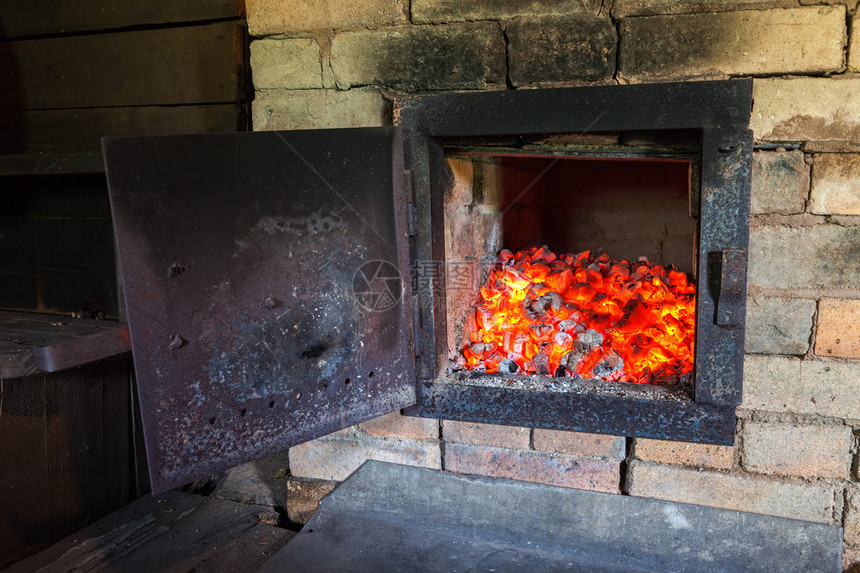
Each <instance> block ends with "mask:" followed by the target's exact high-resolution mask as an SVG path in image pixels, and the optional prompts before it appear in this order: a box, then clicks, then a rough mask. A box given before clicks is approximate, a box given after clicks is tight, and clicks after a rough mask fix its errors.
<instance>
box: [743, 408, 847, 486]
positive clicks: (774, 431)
mask: <svg viewBox="0 0 860 573" xmlns="http://www.w3.org/2000/svg"><path fill="white" fill-rule="evenodd" d="M743 440H744V457H743V464H744V467H745V468H747V469H748V470H750V471H754V472H758V473H766V474H778V475H795V476H802V477H833V478H847V477H848V472H849V471H850V469H851V453H850V450H851V447H852V445H853V441H854V438H853V435H852V433H851V428H849V427H847V426H823V425H817V424H816V425H795V424H773V423H762V422H752V421H747V422H746V423H744V428H743Z"/></svg>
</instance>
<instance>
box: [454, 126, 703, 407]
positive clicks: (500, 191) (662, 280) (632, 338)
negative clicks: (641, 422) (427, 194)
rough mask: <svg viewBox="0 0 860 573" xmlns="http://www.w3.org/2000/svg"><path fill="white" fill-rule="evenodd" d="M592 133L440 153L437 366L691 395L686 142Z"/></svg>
mask: <svg viewBox="0 0 860 573" xmlns="http://www.w3.org/2000/svg"><path fill="white" fill-rule="evenodd" d="M597 138H598V139H599V144H598V145H595V144H594V143H587V144H583V143H582V142H581V141H580V139H581V138H578V137H575V136H574V137H569V138H565V137H559V136H555V137H551V138H546V139H543V140H541V141H539V142H534V143H532V142H526V143H524V142H522V141H520V142H517V144H516V146H515V147H514V146H511V143H510V142H509V143H507V144H506V145H505V144H501V145H497V146H495V147H490V148H488V147H481V146H471V147H467V146H462V145H456V144H454V145H448V146H446V147H445V149H446V156H445V161H446V163H447V166H448V168H449V169H450V172H451V174H452V176H453V179H452V182H451V184H450V186H449V192H448V193H447V194H446V197H445V206H444V218H445V225H444V228H445V255H446V263H447V275H446V276H447V287H446V299H447V300H446V303H447V335H448V336H447V339H448V352H447V364H446V365H445V369H446V370H447V372H448V373H450V374H452V375H453V376H454V377H456V378H458V379H459V380H460V381H462V380H464V379H467V380H468V381H469V383H475V384H478V385H505V386H506V387H510V386H511V385H514V386H521V387H524V388H538V389H552V390H558V391H570V390H571V389H572V388H577V387H581V383H582V381H583V380H593V381H595V382H598V383H602V384H609V385H613V386H615V387H617V384H616V383H630V382H632V383H640V384H652V385H660V386H673V387H676V388H678V389H681V388H686V389H688V390H691V389H692V384H693V356H694V337H695V314H696V309H695V284H696V280H695V271H696V269H695V261H696V255H697V253H696V235H697V225H696V222H697V220H696V217H695V214H696V197H697V190H696V189H694V185H693V184H692V182H693V181H695V180H696V177H694V176H693V175H694V173H695V171H696V170H697V169H698V161H697V155H696V154H695V153H693V152H692V146H691V144H692V141H691V140H692V139H693V136H692V135H686V138H685V137H684V134H682V136H681V137H678V136H677V135H675V140H676V141H675V142H673V143H671V144H667V143H665V141H660V140H659V139H658V138H657V136H652V137H651V139H650V140H648V139H644V138H643V135H642V134H637V136H636V137H635V138H630V137H627V138H625V137H624V136H621V135H612V134H603V135H600V136H597ZM593 139H595V138H592V140H593ZM634 139H635V140H634ZM663 139H665V136H664V137H663Z"/></svg>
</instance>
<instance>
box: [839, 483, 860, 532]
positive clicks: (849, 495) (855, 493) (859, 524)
mask: <svg viewBox="0 0 860 573" xmlns="http://www.w3.org/2000/svg"><path fill="white" fill-rule="evenodd" d="M845 498H846V499H845V502H846V504H847V505H846V507H845V521H844V523H843V525H842V526H843V527H844V528H845V543H847V544H848V545H854V546H860V484H856V483H852V484H849V485H848V488H847V489H846V490H845Z"/></svg>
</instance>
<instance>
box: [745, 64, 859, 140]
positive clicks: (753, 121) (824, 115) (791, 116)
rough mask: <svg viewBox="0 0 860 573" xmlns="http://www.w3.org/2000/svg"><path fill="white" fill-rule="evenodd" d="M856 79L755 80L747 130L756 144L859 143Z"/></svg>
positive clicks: (857, 81) (845, 77)
mask: <svg viewBox="0 0 860 573" xmlns="http://www.w3.org/2000/svg"><path fill="white" fill-rule="evenodd" d="M858 93H860V78H858V77H856V76H850V75H849V76H841V77H840V76H837V77H833V78H792V79H782V78H778V79H756V80H754V81H753V100H754V102H753V113H752V116H751V117H750V129H752V130H753V132H754V135H755V138H756V139H757V140H758V141H834V142H839V141H842V142H860V98H858V97H857V94H858Z"/></svg>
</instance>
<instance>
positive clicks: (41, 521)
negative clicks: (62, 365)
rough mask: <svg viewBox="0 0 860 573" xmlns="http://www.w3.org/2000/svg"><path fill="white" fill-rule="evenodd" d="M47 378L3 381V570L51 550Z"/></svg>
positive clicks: (0, 405) (0, 478)
mask: <svg viewBox="0 0 860 573" xmlns="http://www.w3.org/2000/svg"><path fill="white" fill-rule="evenodd" d="M45 387H46V385H45V377H44V376H40V377H38V378H32V379H27V380H24V379H19V380H0V397H2V399H0V468H2V471H0V569H2V568H3V566H4V565H7V564H8V563H10V562H12V561H15V560H18V559H20V558H22V557H24V556H25V555H28V554H30V553H32V552H33V551H36V550H38V549H41V548H43V547H45V546H46V545H47V544H48V543H50V542H51V541H53V539H45V531H46V530H47V529H48V527H49V526H48V523H49V522H50V519H51V515H50V510H49V506H48V503H47V496H46V490H47V477H48V476H47V473H46V472H45V458H46V456H47V450H46V440H45V434H46V425H45Z"/></svg>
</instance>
